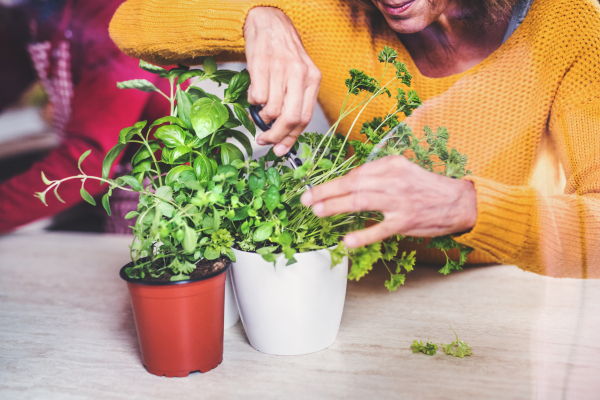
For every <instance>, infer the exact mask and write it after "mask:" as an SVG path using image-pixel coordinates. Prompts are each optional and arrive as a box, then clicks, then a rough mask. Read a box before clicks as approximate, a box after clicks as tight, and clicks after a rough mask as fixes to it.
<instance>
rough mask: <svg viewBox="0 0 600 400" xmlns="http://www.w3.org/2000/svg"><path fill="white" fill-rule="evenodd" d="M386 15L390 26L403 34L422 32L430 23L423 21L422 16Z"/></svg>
mask: <svg viewBox="0 0 600 400" xmlns="http://www.w3.org/2000/svg"><path fill="white" fill-rule="evenodd" d="M384 17H385V19H386V21H387V23H388V25H389V26H390V28H392V29H393V30H394V31H396V32H398V33H401V34H410V33H416V32H421V31H422V30H423V29H425V28H427V25H429V24H428V23H427V22H426V21H423V20H422V19H421V18H418V17H414V18H406V19H396V18H390V17H389V16H387V15H385V14H384Z"/></svg>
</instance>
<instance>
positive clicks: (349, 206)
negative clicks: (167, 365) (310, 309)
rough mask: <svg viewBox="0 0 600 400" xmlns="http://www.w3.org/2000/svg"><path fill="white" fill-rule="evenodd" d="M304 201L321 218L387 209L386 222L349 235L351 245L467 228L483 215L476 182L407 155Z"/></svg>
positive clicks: (309, 193)
mask: <svg viewBox="0 0 600 400" xmlns="http://www.w3.org/2000/svg"><path fill="white" fill-rule="evenodd" d="M301 200H302V204H304V205H305V206H312V207H313V212H314V213H315V215H317V216H319V217H325V216H329V215H334V214H339V213H351V212H358V211H380V212H382V213H383V216H384V220H383V222H381V223H378V224H376V225H374V226H372V227H369V228H367V229H364V230H361V231H357V232H353V233H350V234H348V235H346V237H345V238H344V243H345V244H346V246H348V247H359V246H364V245H367V244H370V243H373V242H376V241H378V240H382V239H385V238H388V237H390V236H392V235H395V234H400V235H405V236H418V237H433V236H442V235H447V234H451V233H458V232H465V231H468V230H469V229H471V228H473V226H474V225H475V220H476V218H477V202H476V198H475V188H474V186H473V184H472V183H471V182H469V181H464V180H458V179H452V178H448V177H445V176H441V175H438V174H435V173H433V172H429V171H427V170H425V169H423V168H421V167H420V166H418V165H415V164H413V163H411V162H410V161H408V160H407V159H406V158H405V157H403V156H388V157H385V158H382V159H380V160H377V161H374V162H371V163H368V164H365V165H363V166H361V167H359V168H356V169H355V170H353V171H352V172H350V173H349V174H348V175H346V176H343V177H341V178H338V179H335V180H333V181H330V182H327V183H325V184H322V185H319V186H317V187H315V188H313V189H312V190H310V191H307V192H305V193H304V194H303V196H302V199H301Z"/></svg>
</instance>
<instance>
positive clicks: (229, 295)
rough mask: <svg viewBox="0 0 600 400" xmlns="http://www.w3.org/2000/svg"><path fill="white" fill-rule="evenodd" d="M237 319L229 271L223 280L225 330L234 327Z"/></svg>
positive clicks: (237, 313)
mask: <svg viewBox="0 0 600 400" xmlns="http://www.w3.org/2000/svg"><path fill="white" fill-rule="evenodd" d="M238 319H240V314H239V312H238V308H237V304H236V302H235V295H234V293H233V286H232V285H231V269H229V270H228V271H227V278H226V279H225V329H227V328H231V327H232V326H234V325H235V324H236V323H237V322H238Z"/></svg>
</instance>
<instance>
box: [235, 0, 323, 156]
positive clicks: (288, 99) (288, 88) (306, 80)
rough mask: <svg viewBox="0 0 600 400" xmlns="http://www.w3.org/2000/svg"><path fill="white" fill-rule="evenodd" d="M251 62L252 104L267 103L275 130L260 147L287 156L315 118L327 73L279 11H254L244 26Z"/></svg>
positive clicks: (264, 112)
mask: <svg viewBox="0 0 600 400" xmlns="http://www.w3.org/2000/svg"><path fill="white" fill-rule="evenodd" d="M244 38H245V39H246V60H247V62H248V72H249V73H250V78H251V80H252V83H251V85H250V89H249V91H248V101H249V102H250V103H251V104H261V105H263V104H264V108H263V109H262V110H261V111H260V113H259V115H260V116H261V118H262V119H263V121H265V122H266V123H269V122H270V121H272V120H274V119H277V121H275V124H273V127H272V128H271V129H270V130H269V131H268V132H264V133H262V134H261V135H259V136H258V138H257V142H258V144H260V145H265V144H268V143H272V144H274V145H275V146H274V147H273V151H274V152H275V154H277V155H279V156H282V155H284V154H285V153H287V152H288V151H289V150H290V148H291V147H292V146H293V145H294V143H295V142H296V139H297V138H298V136H299V135H300V134H301V133H302V132H303V130H304V128H306V125H308V123H309V122H310V120H311V118H312V114H313V111H314V109H315V104H316V102H317V94H318V92H319V85H320V83H321V71H319V69H318V68H317V67H316V66H315V64H314V63H313V62H312V60H311V58H310V56H309V55H308V53H307V52H306V50H305V49H304V46H303V45H302V41H301V39H300V35H299V34H298V31H296V28H295V27H294V24H293V23H292V21H291V20H290V19H289V18H288V17H287V15H285V14H284V13H283V11H281V10H279V9H277V8H273V7H256V8H253V9H252V10H250V12H249V13H248V16H247V18H246V24H245V26H244Z"/></svg>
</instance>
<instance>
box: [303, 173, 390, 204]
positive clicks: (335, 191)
mask: <svg viewBox="0 0 600 400" xmlns="http://www.w3.org/2000/svg"><path fill="white" fill-rule="evenodd" d="M360 168H363V167H360ZM360 168H359V169H360ZM396 184H397V181H396V179H394V178H393V177H389V176H381V175H379V176H373V177H371V176H370V177H368V179H366V178H365V177H363V176H362V175H357V174H352V173H350V174H348V175H346V176H343V177H341V178H337V179H334V180H332V181H329V182H327V183H323V184H322V185H319V186H315V187H314V188H312V189H311V190H308V191H306V192H304V194H303V195H302V197H301V198H300V200H301V202H302V204H303V205H305V206H306V207H308V206H311V205H314V204H316V203H318V202H322V201H325V200H328V199H334V198H338V197H342V196H345V195H349V194H357V195H358V194H361V195H362V194H364V193H369V192H378V193H379V195H381V194H382V193H384V192H386V191H388V189H389V188H390V187H392V185H396Z"/></svg>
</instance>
